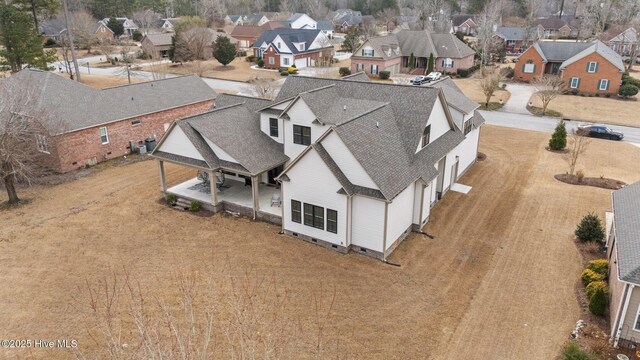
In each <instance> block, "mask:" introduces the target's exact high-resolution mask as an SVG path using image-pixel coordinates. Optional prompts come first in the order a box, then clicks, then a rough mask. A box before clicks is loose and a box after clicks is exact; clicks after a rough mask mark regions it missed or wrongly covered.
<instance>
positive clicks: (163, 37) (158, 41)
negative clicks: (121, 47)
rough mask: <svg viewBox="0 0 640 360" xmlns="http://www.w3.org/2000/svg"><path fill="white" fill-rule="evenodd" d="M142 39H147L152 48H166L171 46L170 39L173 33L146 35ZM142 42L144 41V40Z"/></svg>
mask: <svg viewBox="0 0 640 360" xmlns="http://www.w3.org/2000/svg"><path fill="white" fill-rule="evenodd" d="M144 37H145V38H146V39H148V40H149V41H150V42H151V44H153V45H154V46H167V45H171V38H172V37H173V33H158V34H147V35H145V36H144ZM142 40H143V41H144V39H142Z"/></svg>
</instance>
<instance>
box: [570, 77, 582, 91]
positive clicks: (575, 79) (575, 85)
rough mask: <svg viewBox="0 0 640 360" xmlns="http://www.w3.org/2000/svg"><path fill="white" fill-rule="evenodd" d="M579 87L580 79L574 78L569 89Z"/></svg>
mask: <svg viewBox="0 0 640 360" xmlns="http://www.w3.org/2000/svg"><path fill="white" fill-rule="evenodd" d="M578 86H580V78H577V77H572V78H571V81H570V82H569V87H570V88H572V89H577V88H578Z"/></svg>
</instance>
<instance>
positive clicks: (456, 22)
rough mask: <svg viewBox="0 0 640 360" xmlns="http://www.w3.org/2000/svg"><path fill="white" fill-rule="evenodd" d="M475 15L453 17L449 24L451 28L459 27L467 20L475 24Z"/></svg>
mask: <svg viewBox="0 0 640 360" xmlns="http://www.w3.org/2000/svg"><path fill="white" fill-rule="evenodd" d="M475 19H476V15H463V14H461V15H454V16H453V18H452V19H451V23H452V24H453V26H460V25H462V24H464V23H465V21H467V20H471V21H473V22H474V23H475Z"/></svg>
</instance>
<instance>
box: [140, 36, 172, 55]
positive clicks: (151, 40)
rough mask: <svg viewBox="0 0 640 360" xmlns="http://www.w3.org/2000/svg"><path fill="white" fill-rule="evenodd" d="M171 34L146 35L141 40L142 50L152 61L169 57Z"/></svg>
mask: <svg viewBox="0 0 640 360" xmlns="http://www.w3.org/2000/svg"><path fill="white" fill-rule="evenodd" d="M172 37H173V33H160V34H147V35H145V36H144V38H142V42H141V43H142V49H143V50H144V51H145V52H146V53H147V54H149V55H151V56H152V57H153V58H154V59H162V58H167V57H169V49H170V48H171V39H172Z"/></svg>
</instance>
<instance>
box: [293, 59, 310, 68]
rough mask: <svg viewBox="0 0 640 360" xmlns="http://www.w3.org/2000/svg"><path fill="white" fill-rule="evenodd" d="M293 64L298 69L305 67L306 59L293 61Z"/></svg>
mask: <svg viewBox="0 0 640 360" xmlns="http://www.w3.org/2000/svg"><path fill="white" fill-rule="evenodd" d="M295 64H296V67H297V68H298V69H301V68H304V67H307V59H306V58H304V59H296V60H295Z"/></svg>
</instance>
